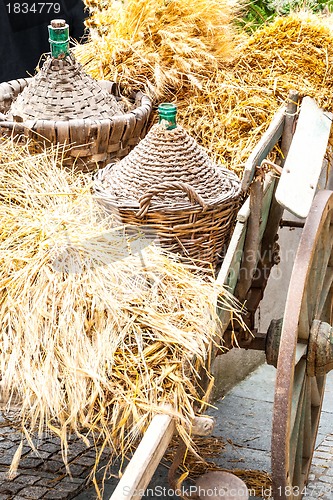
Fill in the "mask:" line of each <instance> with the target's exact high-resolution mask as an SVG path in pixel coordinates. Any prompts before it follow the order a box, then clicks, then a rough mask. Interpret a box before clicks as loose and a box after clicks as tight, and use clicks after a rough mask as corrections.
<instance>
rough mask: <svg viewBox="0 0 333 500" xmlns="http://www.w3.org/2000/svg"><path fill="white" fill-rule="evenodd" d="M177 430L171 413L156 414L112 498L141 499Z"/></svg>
mask: <svg viewBox="0 0 333 500" xmlns="http://www.w3.org/2000/svg"><path fill="white" fill-rule="evenodd" d="M174 431H175V422H174V419H173V418H172V417H170V416H169V415H162V414H160V415H155V417H154V418H153V420H152V422H151V424H150V425H149V427H148V429H147V431H146V432H145V434H144V436H143V438H142V440H141V442H140V444H139V446H138V447H137V449H136V451H135V453H134V455H133V457H132V459H131V460H130V462H129V464H128V466H127V467H126V470H125V472H124V474H123V476H122V478H121V479H120V481H119V483H118V485H117V487H116V489H115V490H114V492H113V494H112V496H111V497H110V500H132V499H138V500H139V499H141V498H142V496H143V494H144V491H145V490H146V488H147V486H148V484H149V482H150V480H151V478H152V476H153V474H154V472H155V470H156V468H157V466H158V464H159V463H160V460H161V458H162V457H163V455H164V453H165V450H166V449H167V447H168V445H169V443H170V441H171V439H172V436H173V434H174Z"/></svg>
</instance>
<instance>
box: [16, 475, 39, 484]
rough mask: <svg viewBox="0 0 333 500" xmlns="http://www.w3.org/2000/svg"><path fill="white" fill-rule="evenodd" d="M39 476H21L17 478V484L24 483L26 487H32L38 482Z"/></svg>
mask: <svg viewBox="0 0 333 500" xmlns="http://www.w3.org/2000/svg"><path fill="white" fill-rule="evenodd" d="M38 479H39V476H33V475H31V474H19V475H18V476H16V478H15V483H23V484H25V485H32V484H34V483H36V481H38Z"/></svg>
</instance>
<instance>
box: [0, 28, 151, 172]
mask: <svg viewBox="0 0 333 500" xmlns="http://www.w3.org/2000/svg"><path fill="white" fill-rule="evenodd" d="M49 29H51V30H53V31H52V33H53V32H54V33H56V36H57V35H58V32H60V33H62V32H65V30H67V34H68V25H67V24H66V23H65V22H64V21H62V20H54V21H52V22H51V26H50V27H49ZM65 35H66V32H65ZM50 42H51V55H50V56H49V57H48V58H47V59H46V61H45V63H44V64H43V67H42V69H41V70H40V72H39V73H37V75H36V76H35V77H33V78H26V79H20V80H12V81H10V82H4V83H1V84H0V113H1V114H2V116H0V135H5V136H9V135H13V134H14V135H15V136H16V137H17V136H19V137H20V138H21V140H26V139H33V140H34V141H33V143H34V145H36V143H39V144H42V146H43V147H45V146H46V147H47V146H50V145H51V144H66V145H68V151H67V153H66V155H65V160H64V163H67V164H73V162H75V165H76V166H78V167H79V168H83V169H84V170H90V169H96V168H97V167H102V166H105V165H106V164H107V163H108V162H110V161H114V160H116V159H119V158H123V157H124V156H126V154H128V153H129V151H130V150H131V149H132V148H133V147H134V146H135V145H136V144H138V142H139V141H140V140H141V139H142V138H143V137H144V136H145V134H146V130H147V124H148V120H149V117H150V113H151V110H152V103H151V100H150V99H149V98H148V97H147V96H145V95H144V94H142V93H141V92H138V93H136V94H135V95H134V96H133V98H132V99H129V100H125V99H123V98H121V97H120V93H119V89H118V87H117V85H116V84H115V83H112V82H107V81H100V82H97V81H96V80H94V79H93V78H91V77H90V76H89V75H87V74H86V73H85V71H84V70H83V68H82V66H81V65H80V63H79V62H78V61H76V60H75V58H74V57H73V56H72V55H71V54H70V53H69V51H67V48H66V47H67V46H68V40H67V39H65V42H64V44H63V45H64V47H65V49H64V50H65V53H59V45H60V42H57V41H55V42H54V43H55V44H58V45H55V50H56V53H55V54H54V53H52V40H51V39H50Z"/></svg>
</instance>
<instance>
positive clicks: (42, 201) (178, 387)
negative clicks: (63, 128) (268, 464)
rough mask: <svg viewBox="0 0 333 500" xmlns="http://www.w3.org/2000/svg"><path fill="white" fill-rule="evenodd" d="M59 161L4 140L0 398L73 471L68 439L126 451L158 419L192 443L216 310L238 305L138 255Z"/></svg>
mask: <svg viewBox="0 0 333 500" xmlns="http://www.w3.org/2000/svg"><path fill="white" fill-rule="evenodd" d="M56 153H57V152H56V151H55V152H54V153H53V154H51V153H50V152H46V151H45V152H44V153H43V154H39V155H35V156H30V155H29V154H27V153H26V152H25V150H23V149H22V148H18V147H16V146H15V145H13V144H12V143H10V142H2V143H0V166H1V168H0V193H1V194H0V220H1V232H0V259H1V265H0V321H1V324H2V328H1V334H0V336H1V339H0V345H1V350H0V366H1V383H0V396H1V399H2V401H4V402H6V403H7V405H8V407H10V405H11V403H16V404H17V405H19V407H20V408H21V409H20V414H19V423H20V425H21V429H22V435H23V436H25V438H27V439H28V440H29V442H30V444H31V445H32V444H33V443H32V440H31V436H32V435H34V434H39V435H43V433H44V432H45V431H48V432H51V433H55V434H56V435H58V436H59V437H60V438H61V441H62V453H63V457H64V461H65V463H66V456H67V439H68V437H69V436H70V435H71V434H73V433H76V434H77V435H78V436H81V437H82V439H84V440H85V442H87V440H89V441H90V443H93V442H94V441H95V440H98V441H99V442H101V443H102V444H100V445H99V446H100V448H99V449H98V450H99V451H100V450H101V449H103V447H104V446H107V447H109V449H110V454H112V453H114V454H118V453H126V451H127V450H128V448H129V447H130V446H131V445H133V443H135V442H137V440H138V438H140V436H141V435H142V433H143V432H144V430H145V429H146V428H147V425H148V423H149V422H150V420H151V418H152V416H153V415H154V414H155V413H156V412H157V411H162V412H167V413H169V414H171V415H174V416H175V418H176V420H177V427H178V431H179V432H180V434H181V435H182V436H183V437H184V439H186V437H187V439H188V432H189V431H188V429H189V425H190V421H191V419H192V418H193V416H194V414H195V411H197V410H200V408H201V407H202V405H203V404H204V403H203V400H202V397H203V394H204V391H203V390H201V389H200V387H199V386H200V379H199V371H200V370H201V369H202V368H203V367H204V366H205V365H206V364H207V362H208V358H209V353H210V348H211V347H212V345H213V337H214V336H215V335H216V334H217V333H218V330H219V323H218V319H217V317H216V302H217V300H219V301H220V303H221V305H222V307H226V308H228V309H230V310H232V309H233V308H234V304H233V302H232V300H231V299H230V297H228V295H227V294H226V293H225V292H224V291H223V289H222V288H221V287H220V286H218V285H216V284H215V282H214V281H213V279H212V278H211V279H209V276H205V277H202V276H201V275H199V274H198V275H197V274H196V272H195V271H196V270H195V268H194V267H193V268H190V267H185V266H183V265H181V264H180V263H178V262H177V260H176V257H175V256H173V255H167V254H166V253H162V251H161V250H160V249H159V248H158V247H157V246H155V245H152V244H151V245H148V246H147V247H146V248H143V249H142V251H141V252H135V251H134V250H135V248H134V247H130V241H129V239H128V238H125V236H124V228H121V227H120V228H119V226H115V221H114V220H112V219H111V218H106V216H105V214H104V212H103V213H102V212H101V209H100V208H99V207H98V205H97V203H96V202H95V201H94V199H93V198H92V195H91V194H90V187H91V180H90V178H88V177H86V176H84V175H83V174H81V175H78V174H76V175H75V176H74V175H73V174H72V173H71V172H67V171H65V170H62V169H61V165H59V161H58V160H59V158H58V159H57V154H56ZM60 159H61V158H60ZM131 248H134V250H133V251H132V252H131ZM218 297H219V298H218ZM196 381H197V382H198V385H196ZM168 404H169V405H171V406H172V408H171V409H170V408H167V407H166V406H164V407H163V408H162V406H163V405H168ZM16 408H17V406H16ZM161 408H162V409H161ZM83 434H84V436H83ZM21 449H22V447H21V448H19V450H18V453H17V455H16V456H15V457H14V464H13V467H12V472H14V471H15V466H17V464H18V461H19V458H20V456H19V455H20V450H21Z"/></svg>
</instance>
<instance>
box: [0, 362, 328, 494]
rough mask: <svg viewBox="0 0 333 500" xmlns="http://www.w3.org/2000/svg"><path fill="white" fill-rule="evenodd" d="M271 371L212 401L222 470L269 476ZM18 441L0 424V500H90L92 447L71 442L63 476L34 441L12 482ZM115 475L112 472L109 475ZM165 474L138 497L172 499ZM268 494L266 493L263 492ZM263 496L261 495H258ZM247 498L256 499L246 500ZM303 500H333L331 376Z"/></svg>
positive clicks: (56, 459) (263, 369)
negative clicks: (221, 443)
mask: <svg viewBox="0 0 333 500" xmlns="http://www.w3.org/2000/svg"><path fill="white" fill-rule="evenodd" d="M274 379H275V369H274V368H272V367H270V366H267V365H262V366H260V367H259V368H258V369H257V370H256V371H255V372H253V373H252V374H251V375H250V376H249V377H247V378H246V379H245V380H243V381H242V382H241V383H239V384H238V385H237V386H236V387H234V388H233V389H232V390H231V391H230V392H229V393H228V394H227V395H226V396H225V397H224V398H221V399H220V400H217V401H216V402H215V408H212V409H211V410H210V412H209V413H210V414H211V415H212V416H214V417H215V418H216V426H215V429H214V436H219V437H220V438H221V439H222V440H223V441H224V442H225V447H224V449H223V451H222V453H221V454H220V455H219V456H218V457H217V458H215V459H214V460H213V461H214V462H215V463H216V464H217V465H219V466H221V467H223V468H226V469H229V470H231V471H232V469H235V468H238V469H249V470H252V471H267V472H269V471H270V439H271V422H272V404H273V395H274ZM20 440H21V436H20V434H19V433H18V432H17V431H16V430H15V428H14V427H12V425H11V424H10V422H8V421H6V420H5V419H4V417H2V419H1V422H0V500H4V499H8V500H10V499H16V500H21V499H28V498H30V499H36V500H37V499H42V498H43V499H46V498H49V499H63V500H69V499H72V498H75V499H77V500H94V499H96V493H95V491H94V487H92V486H89V485H88V476H89V472H90V470H91V467H92V464H93V462H94V450H93V448H90V449H87V448H86V447H85V445H84V444H83V443H82V442H80V441H78V440H73V441H72V442H71V444H70V450H71V451H70V454H69V464H70V470H71V474H72V478H70V477H69V476H68V475H67V474H66V470H65V467H64V465H63V462H62V457H61V452H60V449H59V443H58V442H57V440H56V439H54V438H51V437H48V438H45V439H43V440H42V441H40V442H35V445H36V447H37V448H38V452H39V453H38V455H36V454H35V453H34V452H33V451H32V450H31V448H30V447H29V446H27V445H24V447H23V451H22V460H21V463H20V468H19V471H18V472H19V473H18V475H17V476H16V477H15V479H14V480H12V481H9V480H8V478H7V473H8V468H9V464H10V462H11V460H12V457H13V456H14V453H15V451H16V450H17V447H18V445H19V443H20ZM114 472H115V471H114ZM166 477H167V469H166V467H164V466H160V467H159V468H158V470H157V471H156V473H155V475H154V478H153V480H152V482H151V484H150V486H149V491H148V492H147V494H146V495H145V496H144V497H143V498H149V499H150V500H157V499H160V498H165V499H169V500H175V499H177V498H179V497H177V496H175V495H172V494H171V492H170V491H168V485H167V479H166ZM116 484H117V480H116V479H115V478H113V477H112V478H109V479H107V481H106V485H105V491H104V495H103V499H109V498H110V496H111V494H112V491H113V490H114V488H115V485H116ZM268 492H269V491H267V490H266V493H268ZM262 493H264V491H263V492H262ZM251 498H253V499H255V498H260V497H255V496H254V497H253V496H252V497H251ZM305 498H306V500H315V499H316V500H317V499H321V500H332V499H333V372H332V373H331V374H330V375H329V377H328V381H327V384H326V393H325V399H324V404H323V411H322V416H321V421H320V426H319V431H318V438H317V445H316V451H315V454H314V458H313V462H312V468H311V472H310V481H309V484H308V487H307V494H306V497H305Z"/></svg>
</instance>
